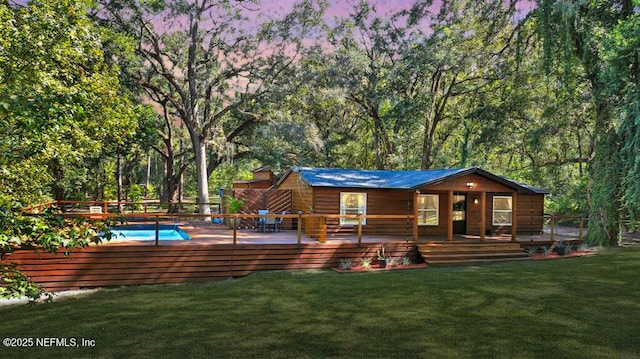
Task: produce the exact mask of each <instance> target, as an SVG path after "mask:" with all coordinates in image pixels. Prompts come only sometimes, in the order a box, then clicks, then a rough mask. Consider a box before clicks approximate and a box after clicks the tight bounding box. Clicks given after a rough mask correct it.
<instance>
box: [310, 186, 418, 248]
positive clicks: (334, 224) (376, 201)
mask: <svg viewBox="0 0 640 359" xmlns="http://www.w3.org/2000/svg"><path fill="white" fill-rule="evenodd" d="M341 192H355V193H366V194H367V213H366V214H367V215H381V214H387V215H389V214H394V215H405V214H406V215H413V206H412V202H413V197H412V194H411V192H408V191H397V190H388V189H358V188H356V189H354V188H323V187H319V188H314V191H313V203H314V206H315V213H317V214H339V213H340V193H341ZM355 230H356V226H353V225H348V226H341V225H340V220H339V219H337V218H329V219H327V235H329V236H331V235H338V234H341V233H348V234H353V233H354V231H355ZM412 231H413V220H403V219H377V218H376V219H374V218H368V219H367V220H366V224H365V225H364V226H363V233H365V234H372V233H379V234H411V233H412Z"/></svg>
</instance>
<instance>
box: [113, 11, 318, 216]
mask: <svg viewBox="0 0 640 359" xmlns="http://www.w3.org/2000/svg"><path fill="white" fill-rule="evenodd" d="M102 4H103V5H104V10H105V13H106V14H107V16H108V17H109V19H110V21H111V23H112V24H113V26H115V27H117V28H118V29H120V30H122V31H124V32H126V33H128V34H131V35H132V36H133V37H135V38H136V40H137V41H138V47H137V52H138V53H139V55H140V56H142V58H143V60H144V64H145V67H144V68H142V69H140V71H138V72H137V73H131V74H130V75H131V76H132V77H133V78H134V79H135V81H137V82H138V83H139V84H141V85H142V86H144V87H145V88H146V89H148V91H152V92H155V93H157V94H158V95H159V96H158V97H159V98H166V99H168V101H169V103H170V104H171V106H172V107H173V108H175V110H176V112H177V113H178V114H179V117H180V119H181V121H182V123H183V124H184V125H185V126H186V128H187V130H188V132H189V136H190V139H191V144H192V148H193V151H194V157H195V162H196V175H197V183H198V202H199V203H200V213H206V214H208V213H210V208H209V205H208V202H209V188H208V181H207V179H208V174H209V173H210V170H211V169H210V168H208V166H207V157H208V154H209V153H208V149H213V151H215V152H216V153H218V154H220V153H226V152H228V151H227V150H228V147H229V144H231V143H233V142H234V141H235V140H236V139H237V138H238V137H240V136H242V135H243V134H244V133H245V132H246V131H247V130H249V129H250V128H252V127H254V126H255V125H256V124H258V123H259V122H261V121H262V120H263V115H262V114H261V113H260V112H259V110H257V108H256V106H255V103H256V102H259V101H261V100H262V99H263V98H264V97H265V96H266V95H267V94H268V93H269V92H270V91H271V89H272V88H273V86H274V85H275V84H277V83H278V81H281V80H282V79H283V78H284V76H285V74H286V71H287V70H288V69H289V67H290V66H291V64H292V63H293V62H294V61H296V59H297V57H298V56H297V54H298V53H300V52H301V51H302V49H303V42H302V41H303V39H304V38H305V37H307V35H309V34H310V32H311V31H313V30H314V28H315V26H316V25H317V24H319V23H320V22H321V18H322V13H323V11H324V8H325V7H326V4H325V3H324V2H318V3H315V2H314V1H311V0H305V1H303V2H301V3H299V4H296V5H294V6H293V10H292V11H291V13H289V14H287V15H286V16H284V17H283V18H282V19H280V20H270V21H266V22H264V23H262V24H261V26H256V25H255V23H256V18H257V16H253V18H248V17H246V16H245V15H244V14H245V13H246V11H247V9H250V7H251V6H254V4H253V3H249V4H247V3H246V2H243V1H226V0H199V1H174V2H167V3H164V2H150V3H147V2H137V1H106V0H105V1H102ZM254 10H255V12H257V11H258V10H259V7H256V8H255V9H254ZM254 15H255V14H254ZM214 155H215V154H214ZM215 157H216V158H224V156H221V155H216V156H215ZM218 163H219V162H218Z"/></svg>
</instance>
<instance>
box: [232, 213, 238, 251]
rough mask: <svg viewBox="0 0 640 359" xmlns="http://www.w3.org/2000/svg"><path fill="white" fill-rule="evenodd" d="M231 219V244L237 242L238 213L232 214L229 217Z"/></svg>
mask: <svg viewBox="0 0 640 359" xmlns="http://www.w3.org/2000/svg"><path fill="white" fill-rule="evenodd" d="M231 221H232V222H233V244H234V245H235V244H238V228H237V227H238V215H237V214H233V217H231Z"/></svg>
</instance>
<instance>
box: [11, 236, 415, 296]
mask: <svg viewBox="0 0 640 359" xmlns="http://www.w3.org/2000/svg"><path fill="white" fill-rule="evenodd" d="M384 245H385V246H386V253H387V254H388V255H390V256H392V257H395V258H400V257H403V256H405V255H408V256H409V257H411V258H412V260H414V261H417V260H418V259H419V256H418V252H417V250H416V247H415V246H414V245H413V244H408V243H400V242H398V243H385V244H384ZM381 246H382V243H363V244H361V245H358V244H357V243H342V244H304V245H300V246H298V245H295V244H262V245H236V246H234V245H219V244H218V245H207V244H203V245H166V246H165V245H163V246H159V247H152V246H133V245H132V246H129V245H118V246H114V245H102V246H91V247H88V248H84V249H78V250H75V251H74V252H73V253H72V254H71V255H70V256H69V257H64V256H63V255H61V254H59V255H54V254H49V253H36V252H33V251H26V250H19V251H16V252H14V253H11V254H4V255H3V256H2V261H0V264H8V263H9V262H14V263H17V264H18V268H19V269H20V270H22V271H24V272H25V273H26V274H28V275H29V277H30V278H31V279H32V280H33V281H35V282H36V283H39V284H41V285H43V286H44V287H45V288H46V290H47V291H60V290H70V289H78V288H93V287H108V286H121V285H138V284H162V283H183V282H198V281H212V280H220V279H226V278H230V277H241V276H245V275H248V274H250V273H252V272H254V271H260V270H283V269H310V268H331V267H337V266H338V264H339V262H340V259H341V258H349V259H351V260H352V261H353V263H354V264H357V261H358V259H359V258H363V257H373V258H375V255H376V250H378V249H380V247H381Z"/></svg>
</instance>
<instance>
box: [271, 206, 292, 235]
mask: <svg viewBox="0 0 640 359" xmlns="http://www.w3.org/2000/svg"><path fill="white" fill-rule="evenodd" d="M287 213H289V211H282V217H278V218H276V223H275V225H274V230H275V231H276V232H280V230H281V229H282V223H283V222H284V215H285V214H287Z"/></svg>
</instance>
